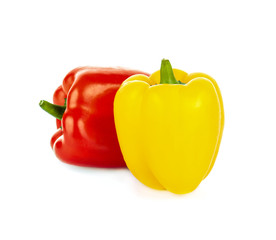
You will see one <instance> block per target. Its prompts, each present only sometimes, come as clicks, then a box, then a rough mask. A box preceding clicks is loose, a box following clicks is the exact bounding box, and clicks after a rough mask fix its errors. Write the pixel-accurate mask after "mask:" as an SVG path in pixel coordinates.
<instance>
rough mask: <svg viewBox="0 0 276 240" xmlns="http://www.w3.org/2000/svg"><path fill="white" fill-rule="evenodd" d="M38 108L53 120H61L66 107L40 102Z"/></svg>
mask: <svg viewBox="0 0 276 240" xmlns="http://www.w3.org/2000/svg"><path fill="white" fill-rule="evenodd" d="M39 106H40V107H41V108H42V109H43V110H44V111H46V112H47V113H49V114H51V115H52V116H54V117H55V118H57V119H59V120H61V119H62V116H63V113H64V111H65V109H66V106H60V105H56V104H52V103H49V102H48V101H45V100H41V101H40V102H39Z"/></svg>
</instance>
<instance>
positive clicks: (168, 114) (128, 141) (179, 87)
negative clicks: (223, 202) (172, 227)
mask: <svg viewBox="0 0 276 240" xmlns="http://www.w3.org/2000/svg"><path fill="white" fill-rule="evenodd" d="M114 116H115V126H116V131H117V135H118V139H119V144H120V147H121V150H122V153H123V156H124V159H125V161H126V164H127V167H128V168H129V169H130V171H131V172H132V173H133V175H134V176H135V177H136V178H137V179H138V180H139V181H140V182H142V183H143V184H145V185H146V186H148V187H151V188H154V189H160V190H161V189H167V190H169V191H171V192H173V193H176V194H184V193H189V192H192V191H193V190H194V189H196V188H197V186H198V185H199V184H200V182H201V181H202V180H203V179H204V178H206V176H207V175H208V174H209V172H210V171H211V169H212V167H213V165H214V163H215V159H216V157H217V154H218V150H219V145H220V142H221V137H222V132H223V127H224V110H223V102H222V97H221V93H220V90H219V87H218V85H217V83H216V81H215V80H214V79H213V78H211V77H210V76H208V75H206V74H203V73H192V74H187V73H186V72H184V71H182V70H179V69H172V67H171V64H170V62H169V61H168V60H165V59H164V60H162V64H161V69H160V71H157V72H155V73H153V74H152V75H151V76H150V77H148V76H145V75H139V74H138V75H134V76H131V77H130V78H128V79H127V80H125V81H124V82H123V84H122V86H121V87H120V89H119V90H118V92H117V93H116V96H115V100H114Z"/></svg>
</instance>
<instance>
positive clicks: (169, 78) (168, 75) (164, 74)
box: [160, 59, 179, 84]
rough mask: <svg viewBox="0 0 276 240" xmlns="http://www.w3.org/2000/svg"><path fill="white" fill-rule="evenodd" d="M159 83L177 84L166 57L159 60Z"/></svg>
mask: <svg viewBox="0 0 276 240" xmlns="http://www.w3.org/2000/svg"><path fill="white" fill-rule="evenodd" d="M160 84H179V82H178V81H177V80H176V79H175V76H174V74H173V69H172V65H171V63H170V61H169V60H167V59H162V62H161V68H160Z"/></svg>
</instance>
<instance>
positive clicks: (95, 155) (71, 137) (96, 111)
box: [41, 67, 146, 168]
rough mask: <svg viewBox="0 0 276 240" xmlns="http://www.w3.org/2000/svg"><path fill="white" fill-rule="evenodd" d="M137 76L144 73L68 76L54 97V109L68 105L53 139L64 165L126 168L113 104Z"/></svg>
mask: <svg viewBox="0 0 276 240" xmlns="http://www.w3.org/2000/svg"><path fill="white" fill-rule="evenodd" d="M137 73H143V72H141V71H136V70H126V69H122V68H96V67H82V68H76V69H74V70H72V71H71V72H69V73H68V74H67V76H66V77H65V78H64V80H63V83H62V85H61V86H59V87H58V88H57V90H56V91H55V93H54V96H53V102H54V104H55V105H53V106H64V105H66V106H65V107H64V113H63V115H62V117H60V119H61V120H59V119H57V128H58V131H57V132H56V133H55V134H54V135H53V137H52V139H51V147H52V148H53V150H54V152H55V154H56V156H57V157H58V158H59V159H60V160H61V161H63V162H65V163H68V164H73V165H78V166H86V167H104V168H115V167H125V161H124V159H123V156H122V153H121V151H120V147H119V144H118V139H117V135H116V131H115V125H114V116H113V100H114V96H115V94H116V92H117V90H118V88H119V87H120V85H121V83H122V82H123V81H124V80H125V79H127V78H128V77H129V76H131V75H133V74H137ZM143 74H146V73H143ZM65 99H66V102H65ZM43 104H46V103H45V102H44V103H41V105H43Z"/></svg>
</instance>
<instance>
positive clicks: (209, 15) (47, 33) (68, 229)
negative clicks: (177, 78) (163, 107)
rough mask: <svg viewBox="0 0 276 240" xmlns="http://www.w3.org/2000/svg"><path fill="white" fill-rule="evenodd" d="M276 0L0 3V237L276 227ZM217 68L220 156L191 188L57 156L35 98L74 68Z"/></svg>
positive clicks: (243, 232) (200, 235) (51, 126)
mask: <svg viewBox="0 0 276 240" xmlns="http://www.w3.org/2000/svg"><path fill="white" fill-rule="evenodd" d="M274 3H275V1H266V0H262V1H254V0H251V1H245V0H239V1H236V0H232V1H211V0H209V1H197V0H193V1H176V0H170V1H162V0H159V1H150V0H147V1H143V0H140V1H122V0H116V1H107V0H101V1H100V0H99V1H93V0H92V1H43V2H42V1H28V0H25V1H5V0H4V1H1V3H0V43H1V44H0V69H1V72H0V81H1V85H0V89H1V93H0V101H1V103H0V106H1V118H0V136H1V155H0V157H1V160H0V194H1V197H0V239H3V240H9V239H36V240H37V239H39V240H40V239H41V240H44V239H47V240H49V239H66V240H68V239H191V240H192V239H253V238H254V239H276V232H275V231H276V230H275V226H276V217H275V215H276V207H275V204H276V196H275V190H276V187H275V184H276V174H275V170H276V153H275V148H276V141H275V136H276V94H275V93H276V84H275V82H276V74H275V63H276V47H275V46H276V36H275V33H276V32H275V24H276V14H275V6H274V5H273V4H274ZM162 58H168V59H170V61H171V63H172V65H173V67H175V68H180V69H183V70H185V71H187V72H195V71H196V72H198V71H200V72H205V73H207V74H209V75H211V76H212V77H213V78H215V79H216V80H217V82H218V84H219V86H220V88H221V92H222V95H223V100H224V105H225V130H224V135H223V139H222V144H221V148H220V151H219V155H218V158H217V161H216V164H215V166H214V168H213V170H212V172H211V174H210V175H209V176H208V178H207V179H206V180H204V181H203V182H202V183H201V185H200V186H199V187H198V188H197V189H196V190H195V191H194V192H193V193H191V194H187V195H180V196H179V195H175V194H172V193H169V192H165V191H156V190H152V189H149V188H147V187H145V186H143V185H142V184H141V183H140V182H138V181H137V180H136V179H135V178H134V177H133V176H132V175H131V173H130V172H129V171H128V170H126V169H122V170H106V169H88V168H80V167H74V166H69V165H66V164H64V163H62V162H60V161H59V160H58V159H56V157H55V155H54V153H53V152H52V150H51V148H50V145H49V141H50V138H51V136H52V135H53V133H54V132H55V131H56V129H55V120H54V119H53V118H51V116H49V115H47V114H46V113H45V112H43V111H42V110H41V109H40V108H39V106H38V103H39V100H41V99H46V100H49V101H51V99H52V93H53V92H54V90H55V89H56V87H57V86H58V85H59V84H61V81H62V79H63V77H64V76H65V75H66V74H67V73H68V72H69V71H70V70H71V69H73V68H75V67H78V66H84V65H91V66H123V67H128V68H135V69H140V70H144V71H147V72H149V73H151V72H154V71H156V70H157V69H158V68H159V67H160V62H161V59H162Z"/></svg>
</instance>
